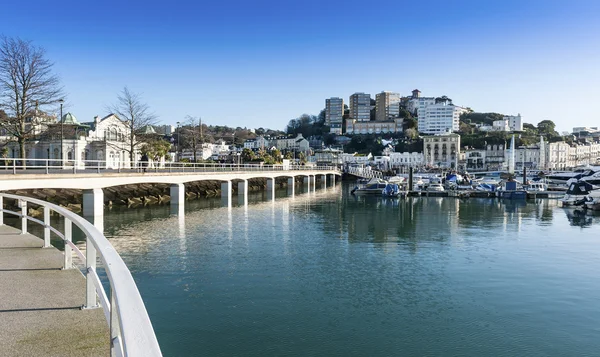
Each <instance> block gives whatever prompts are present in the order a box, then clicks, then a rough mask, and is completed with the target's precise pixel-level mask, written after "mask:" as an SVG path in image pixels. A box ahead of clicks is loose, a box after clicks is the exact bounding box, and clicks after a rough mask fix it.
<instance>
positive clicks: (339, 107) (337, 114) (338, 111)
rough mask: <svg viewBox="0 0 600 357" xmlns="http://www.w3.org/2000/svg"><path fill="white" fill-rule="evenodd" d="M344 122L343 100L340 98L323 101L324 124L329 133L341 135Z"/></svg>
mask: <svg viewBox="0 0 600 357" xmlns="http://www.w3.org/2000/svg"><path fill="white" fill-rule="evenodd" d="M343 121H344V100H343V99H342V98H337V97H333V98H329V99H326V100H325V124H326V125H327V126H328V127H329V132H330V133H333V134H336V135H342V124H343Z"/></svg>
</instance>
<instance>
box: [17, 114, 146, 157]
mask: <svg viewBox="0 0 600 357" xmlns="http://www.w3.org/2000/svg"><path fill="white" fill-rule="evenodd" d="M36 125H39V128H36V129H35V130H36V131H39V133H38V135H37V136H36V137H35V138H34V139H33V140H30V141H28V142H27V143H26V157H27V158H28V159H46V160H57V161H58V160H61V155H62V157H63V158H64V159H65V160H69V161H71V163H69V165H77V166H79V167H82V166H83V165H84V163H83V160H98V161H103V162H104V163H103V165H105V166H106V168H114V169H116V168H119V167H129V165H130V156H129V150H130V146H131V145H130V144H131V135H130V134H131V130H130V128H129V127H128V126H127V124H126V123H124V122H123V121H121V120H120V119H119V118H118V117H117V116H116V115H115V114H109V115H107V116H105V117H104V118H100V117H98V116H96V117H94V120H93V121H91V122H87V123H80V122H79V121H78V120H77V118H76V117H75V115H73V114H71V113H66V114H64V115H63V117H62V123H61V122H60V121H58V120H56V119H54V121H53V122H52V121H46V122H44V123H41V124H40V123H36ZM61 133H62V135H61ZM61 136H62V140H61ZM134 140H136V139H135V136H134ZM7 148H8V157H10V158H20V157H21V153H20V150H19V145H18V144H17V143H16V142H9V143H8V144H7ZM139 156H140V152H139V147H136V148H135V151H134V152H133V158H134V162H135V161H137V160H138V159H139Z"/></svg>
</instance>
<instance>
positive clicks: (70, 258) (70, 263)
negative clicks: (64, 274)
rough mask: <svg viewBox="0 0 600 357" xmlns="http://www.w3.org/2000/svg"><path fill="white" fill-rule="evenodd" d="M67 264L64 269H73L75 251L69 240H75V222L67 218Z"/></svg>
mask: <svg viewBox="0 0 600 357" xmlns="http://www.w3.org/2000/svg"><path fill="white" fill-rule="evenodd" d="M64 234H65V264H64V266H63V269H65V270H66V269H71V268H72V267H73V253H71V251H72V249H71V246H70V245H69V244H68V242H71V241H72V240H73V223H72V222H71V220H70V219H68V218H65V233H64Z"/></svg>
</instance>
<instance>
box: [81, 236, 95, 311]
mask: <svg viewBox="0 0 600 357" xmlns="http://www.w3.org/2000/svg"><path fill="white" fill-rule="evenodd" d="M85 267H86V269H85V271H86V273H85V306H84V308H86V309H92V308H95V307H98V303H97V302H96V301H97V300H96V286H94V278H93V276H92V275H93V274H94V273H93V272H94V271H96V247H95V246H94V244H93V243H92V239H91V238H90V237H87V239H86V241H85Z"/></svg>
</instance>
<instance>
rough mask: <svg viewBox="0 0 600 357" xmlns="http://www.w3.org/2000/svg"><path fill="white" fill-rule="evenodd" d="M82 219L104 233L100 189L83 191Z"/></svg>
mask: <svg viewBox="0 0 600 357" xmlns="http://www.w3.org/2000/svg"><path fill="white" fill-rule="evenodd" d="M82 211H83V212H82V213H83V217H85V219H87V220H88V221H90V222H91V223H92V224H93V225H94V227H96V228H98V230H99V231H100V232H102V233H104V191H103V190H102V189H101V188H93V189H91V190H83V205H82Z"/></svg>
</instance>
